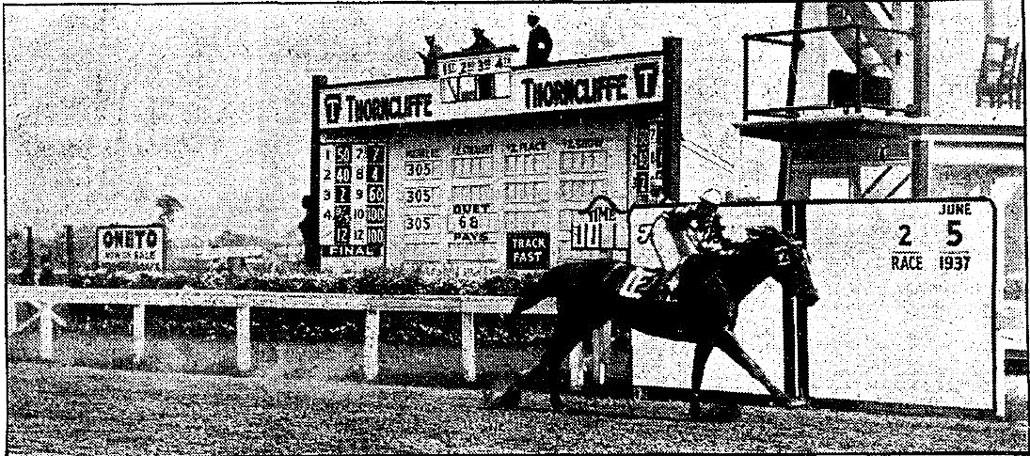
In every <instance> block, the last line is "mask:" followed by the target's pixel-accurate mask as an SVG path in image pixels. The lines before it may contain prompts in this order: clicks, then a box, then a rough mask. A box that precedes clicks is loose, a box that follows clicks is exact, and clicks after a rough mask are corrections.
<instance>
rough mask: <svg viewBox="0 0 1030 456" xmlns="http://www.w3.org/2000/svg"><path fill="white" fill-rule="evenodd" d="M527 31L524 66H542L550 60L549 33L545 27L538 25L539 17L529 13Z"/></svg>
mask: <svg viewBox="0 0 1030 456" xmlns="http://www.w3.org/2000/svg"><path fill="white" fill-rule="evenodd" d="M527 23H528V24H529V26H530V27H532V28H531V29H529V45H528V46H526V66H530V67H536V66H543V65H544V64H546V63H547V61H548V59H550V58H551V33H550V32H548V31H547V27H544V26H542V25H540V17H539V16H537V15H536V14H533V13H530V14H529V20H528V21H527Z"/></svg>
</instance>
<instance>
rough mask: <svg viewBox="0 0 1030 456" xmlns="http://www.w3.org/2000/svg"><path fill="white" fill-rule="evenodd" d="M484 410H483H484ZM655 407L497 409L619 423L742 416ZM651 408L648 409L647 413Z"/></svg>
mask: <svg viewBox="0 0 1030 456" xmlns="http://www.w3.org/2000/svg"><path fill="white" fill-rule="evenodd" d="M483 408H484V409H487V408H486V407H483ZM653 408H654V406H653V405H650V404H644V403H642V402H633V401H628V402H623V403H622V405H621V406H619V405H615V404H613V405H610V406H596V405H592V404H589V403H573V402H570V403H567V404H566V406H565V408H564V409H562V411H560V412H555V411H554V410H553V409H551V408H550V407H547V406H539V407H538V406H535V405H523V406H519V407H517V408H510V409H500V410H506V411H509V412H531V413H541V414H548V415H557V414H564V415H571V416H586V417H601V418H609V419H618V420H658V421H672V422H678V423H732V422H735V421H737V420H739V419H740V418H741V416H742V413H741V407H740V406H739V405H736V404H712V405H708V406H705V407H703V408H702V411H701V415H700V416H698V417H692V416H690V415H689V414H687V413H681V414H679V415H677V412H676V411H672V410H667V409H666V410H654V409H653ZM649 409H650V410H649Z"/></svg>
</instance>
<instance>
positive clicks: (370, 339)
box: [363, 310, 379, 380]
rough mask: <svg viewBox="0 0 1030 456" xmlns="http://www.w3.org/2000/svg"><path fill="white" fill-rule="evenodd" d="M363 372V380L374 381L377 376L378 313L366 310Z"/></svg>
mask: <svg viewBox="0 0 1030 456" xmlns="http://www.w3.org/2000/svg"><path fill="white" fill-rule="evenodd" d="M363 367H364V368H363V372H364V375H365V380H375V379H376V377H378V376H379V311H378V310H368V311H366V313H365V352H364V366H363Z"/></svg>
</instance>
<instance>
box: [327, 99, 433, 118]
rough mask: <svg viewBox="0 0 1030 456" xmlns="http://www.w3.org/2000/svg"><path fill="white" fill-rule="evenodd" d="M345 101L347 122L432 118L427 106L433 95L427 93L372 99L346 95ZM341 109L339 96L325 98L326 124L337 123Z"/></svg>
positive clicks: (431, 112)
mask: <svg viewBox="0 0 1030 456" xmlns="http://www.w3.org/2000/svg"><path fill="white" fill-rule="evenodd" d="M345 99H346V101H347V120H346V121H347V122H367V121H375V120H396V119H406V118H409V117H432V116H433V111H431V110H430V109H429V105H431V104H433V95H431V94H428V93H417V94H413V95H404V96H401V95H396V96H392V97H373V98H357V97H355V96H354V95H347V97H346V98H345ZM341 108H342V106H341V103H340V96H339V95H328V96H326V98H325V113H326V122H328V123H339V122H340V111H341Z"/></svg>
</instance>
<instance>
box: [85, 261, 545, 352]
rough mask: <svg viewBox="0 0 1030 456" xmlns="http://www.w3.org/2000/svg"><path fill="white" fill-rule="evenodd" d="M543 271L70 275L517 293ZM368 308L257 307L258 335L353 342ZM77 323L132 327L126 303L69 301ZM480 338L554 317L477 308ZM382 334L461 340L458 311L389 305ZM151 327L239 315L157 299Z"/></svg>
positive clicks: (185, 327)
mask: <svg viewBox="0 0 1030 456" xmlns="http://www.w3.org/2000/svg"><path fill="white" fill-rule="evenodd" d="M538 277H539V274H534V273H517V272H511V271H505V270H497V269H493V270H491V269H487V268H481V267H479V268H477V267H464V268H463V267H458V266H437V265H420V266H398V267H377V268H369V269H365V270H354V271H343V272H308V273H299V272H293V273H290V274H273V273H249V272H242V273H235V272H232V271H208V272H191V271H167V272H162V271H132V272H125V271H112V270H102V269H101V270H92V271H82V272H81V273H79V274H77V275H75V276H73V277H71V278H69V279H68V281H67V283H68V286H70V287H73V288H126V289H197V290H251V291H269V292H283V293H355V294H382V295H398V294H406V295H492V296H513V295H517V294H518V293H519V292H520V291H521V290H522V288H523V287H524V286H525V285H526V284H527V283H530V282H532V281H534V280H536V279H537V278H538ZM362 318H363V314H362V313H361V312H358V311H330V310H316V309H262V308H257V309H255V310H254V312H253V314H252V315H251V324H252V327H251V331H252V337H253V338H254V340H255V341H276V342H350V343H357V342H360V341H361V340H362V337H363V336H362V335H363V332H362V325H363V321H362ZM68 320H69V323H70V324H71V328H70V329H72V330H76V329H78V330H87V331H101V332H116V333H127V332H129V331H131V329H130V328H129V321H131V311H130V309H129V308H128V307H127V306H100V305H97V306H69V307H68ZM476 322H477V323H476V334H475V337H476V343H477V344H483V345H484V346H487V347H490V346H512V345H516V346H534V345H539V344H540V343H542V342H543V341H544V340H546V338H547V337H548V336H549V335H550V333H551V330H552V326H553V324H552V323H551V319H550V318H548V317H539V316H534V317H528V316H527V317H519V318H518V319H516V321H515V322H513V324H511V325H503V324H502V318H501V316H500V315H489V314H480V315H477V316H476ZM381 324H382V328H381V334H382V337H383V341H384V342H387V343H395V344H418V345H446V346H457V345H458V343H459V340H460V334H459V329H458V328H459V327H460V319H459V316H458V314H444V313H430V312H386V313H384V314H383V320H382V323H381ZM147 331H148V332H153V333H154V334H155V335H159V336H175V335H180V336H190V337H199V338H231V337H233V335H234V334H235V316H234V314H233V312H232V311H231V309H221V308H197V307H174V306H171V307H152V308H148V309H147Z"/></svg>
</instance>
